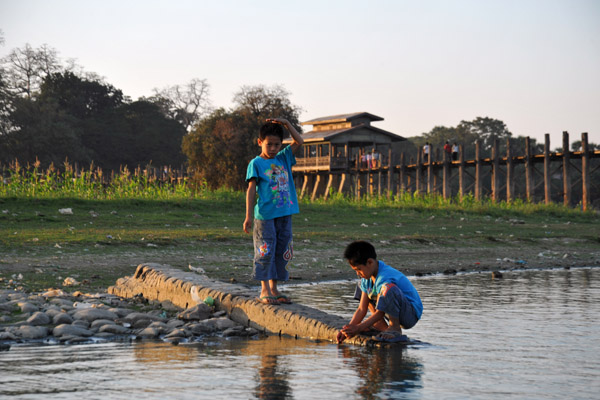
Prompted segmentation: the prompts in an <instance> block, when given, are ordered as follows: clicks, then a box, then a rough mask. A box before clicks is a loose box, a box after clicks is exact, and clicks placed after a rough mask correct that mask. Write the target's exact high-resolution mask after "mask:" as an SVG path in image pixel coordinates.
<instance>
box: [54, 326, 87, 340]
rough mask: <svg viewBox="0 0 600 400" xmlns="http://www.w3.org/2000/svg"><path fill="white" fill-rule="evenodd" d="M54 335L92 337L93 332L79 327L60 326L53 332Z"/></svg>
mask: <svg viewBox="0 0 600 400" xmlns="http://www.w3.org/2000/svg"><path fill="white" fill-rule="evenodd" d="M52 335H54V336H55V337H61V336H84V337H87V336H92V332H91V331H89V330H87V329H85V328H82V327H80V326H77V325H67V324H62V325H58V326H57V327H55V328H54V329H53V330H52Z"/></svg>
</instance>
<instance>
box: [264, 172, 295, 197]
mask: <svg viewBox="0 0 600 400" xmlns="http://www.w3.org/2000/svg"><path fill="white" fill-rule="evenodd" d="M265 175H266V176H267V177H268V178H269V185H270V187H271V193H272V194H273V204H275V207H277V208H279V207H283V206H284V205H286V204H293V201H292V199H291V196H290V183H289V177H288V173H287V171H286V169H285V167H283V166H281V165H277V164H271V169H268V170H266V171H265Z"/></svg>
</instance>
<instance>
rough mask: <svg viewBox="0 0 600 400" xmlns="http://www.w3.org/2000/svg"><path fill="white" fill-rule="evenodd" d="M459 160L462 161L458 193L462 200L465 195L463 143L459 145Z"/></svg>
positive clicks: (459, 168)
mask: <svg viewBox="0 0 600 400" xmlns="http://www.w3.org/2000/svg"><path fill="white" fill-rule="evenodd" d="M458 151H459V153H458V160H459V161H460V164H459V167H458V194H459V196H460V199H461V200H462V199H463V197H465V186H466V185H465V152H464V147H463V145H462V144H460V145H459V147H458Z"/></svg>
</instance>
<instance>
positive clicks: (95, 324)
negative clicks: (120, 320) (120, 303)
mask: <svg viewBox="0 0 600 400" xmlns="http://www.w3.org/2000/svg"><path fill="white" fill-rule="evenodd" d="M109 324H110V325H116V324H117V323H116V322H115V321H113V320H111V319H97V320H95V321H94V322H92V324H91V325H90V328H97V327H100V326H103V325H109Z"/></svg>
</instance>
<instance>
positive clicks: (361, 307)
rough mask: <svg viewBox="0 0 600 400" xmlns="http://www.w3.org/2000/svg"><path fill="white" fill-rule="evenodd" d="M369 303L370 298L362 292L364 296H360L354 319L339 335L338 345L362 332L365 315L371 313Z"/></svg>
mask: <svg viewBox="0 0 600 400" xmlns="http://www.w3.org/2000/svg"><path fill="white" fill-rule="evenodd" d="M369 301H370V300H369V296H368V295H367V294H366V293H365V292H362V295H361V296H360V303H358V307H357V308H356V311H355V312H354V315H353V316H352V319H351V320H350V322H349V323H348V325H344V327H343V328H342V330H341V331H340V332H339V333H338V335H337V340H338V343H341V342H343V341H344V340H345V339H346V338H350V337H352V336H355V335H356V334H357V333H359V332H360V331H361V330H362V329H360V330H359V327H360V325H362V324H361V323H360V322H361V321H362V320H363V318H365V315H367V311H369ZM369 319H370V318H369ZM367 321H368V320H367Z"/></svg>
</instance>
